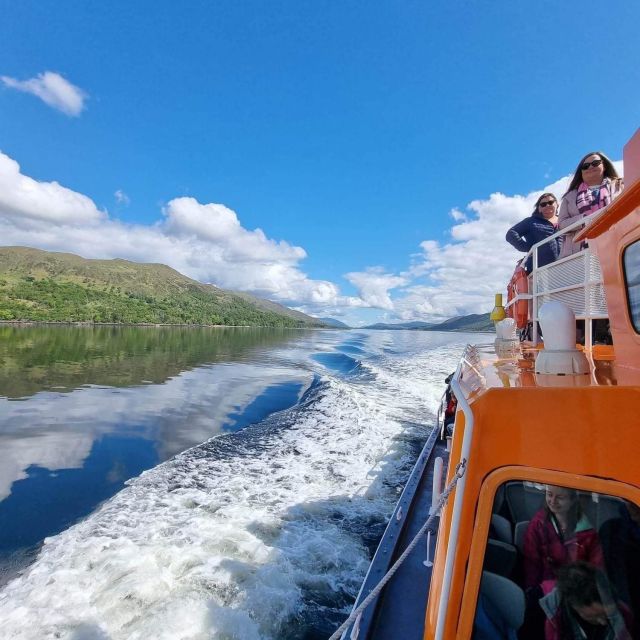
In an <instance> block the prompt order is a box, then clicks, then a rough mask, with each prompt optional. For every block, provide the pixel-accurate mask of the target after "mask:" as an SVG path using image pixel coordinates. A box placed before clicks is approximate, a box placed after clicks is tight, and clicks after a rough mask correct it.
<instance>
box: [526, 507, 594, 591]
mask: <svg viewBox="0 0 640 640" xmlns="http://www.w3.org/2000/svg"><path fill="white" fill-rule="evenodd" d="M523 552H524V586H525V589H527V588H529V587H535V586H537V585H540V584H542V582H544V581H545V580H555V578H556V569H557V568H558V567H561V566H562V565H565V564H568V563H569V562H575V561H576V560H586V561H587V562H589V563H591V564H593V565H595V566H597V567H603V566H604V560H603V556H602V547H601V546H600V541H599V540H598V534H597V533H596V531H595V530H594V528H593V527H592V526H591V523H590V522H589V520H588V519H587V518H586V516H582V517H581V518H580V520H578V524H577V525H576V530H575V532H574V533H573V535H572V536H570V537H568V538H567V539H566V540H564V541H563V540H562V539H561V537H560V534H559V533H558V532H557V531H556V529H555V526H554V524H553V522H552V521H551V518H550V516H549V512H548V511H547V509H546V508H544V507H543V508H542V509H540V510H539V511H538V512H537V513H536V515H535V516H533V520H531V522H530V523H529V526H528V527H527V531H526V532H525V534H524V546H523Z"/></svg>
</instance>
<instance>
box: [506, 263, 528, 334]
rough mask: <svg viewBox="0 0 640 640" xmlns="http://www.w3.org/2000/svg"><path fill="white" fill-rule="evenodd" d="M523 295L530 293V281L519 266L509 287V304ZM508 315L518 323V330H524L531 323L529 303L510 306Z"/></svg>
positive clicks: (519, 301)
mask: <svg viewBox="0 0 640 640" xmlns="http://www.w3.org/2000/svg"><path fill="white" fill-rule="evenodd" d="M523 293H529V279H528V277H527V272H526V271H525V270H524V269H523V268H522V267H521V266H520V265H518V266H517V267H516V270H515V271H514V272H513V275H512V276H511V280H510V281H509V284H508V285H507V304H508V303H509V302H511V301H512V300H513V299H514V298H515V297H516V296H518V295H521V294H523ZM507 315H508V316H509V317H510V318H513V319H514V320H515V321H516V327H518V329H524V328H525V327H526V326H527V322H528V321H529V301H528V300H518V301H516V302H515V303H514V304H511V305H509V306H508V307H507Z"/></svg>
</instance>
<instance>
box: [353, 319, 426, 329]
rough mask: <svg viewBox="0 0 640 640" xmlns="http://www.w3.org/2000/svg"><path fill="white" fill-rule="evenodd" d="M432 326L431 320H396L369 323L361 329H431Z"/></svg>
mask: <svg viewBox="0 0 640 640" xmlns="http://www.w3.org/2000/svg"><path fill="white" fill-rule="evenodd" d="M433 326H434V323H433V322H420V321H417V320H416V321H413V322H397V323H394V324H389V323H386V322H376V323H375V324H370V325H369V326H368V327H363V329H396V330H397V329H422V330H427V329H431V328H432V327H433Z"/></svg>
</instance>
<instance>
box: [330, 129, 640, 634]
mask: <svg viewBox="0 0 640 640" xmlns="http://www.w3.org/2000/svg"><path fill="white" fill-rule="evenodd" d="M624 164H625V183H626V185H625V190H624V192H623V193H622V195H620V196H619V197H618V198H617V199H616V200H615V201H614V202H612V203H611V204H610V205H609V206H608V207H606V208H605V209H603V210H602V211H600V212H598V213H596V214H594V215H593V216H591V217H590V219H588V222H587V226H586V227H585V228H584V229H583V230H581V231H580V233H579V234H578V236H577V239H578V240H579V241H581V242H583V243H584V245H585V247H584V250H583V251H582V252H580V253H577V254H574V255H572V256H569V257H567V258H564V259H561V260H558V261H556V262H554V263H552V264H549V265H546V266H543V267H539V268H538V267H537V251H536V249H537V246H538V245H537V246H534V248H533V249H532V252H533V264H534V269H533V272H532V273H531V275H530V276H528V277H527V278H525V280H526V282H523V280H522V278H521V279H520V281H519V284H518V287H516V288H515V290H513V291H512V292H511V293H512V294H513V295H511V296H510V298H511V299H510V306H511V315H512V317H514V318H518V321H519V324H520V325H521V327H520V328H521V329H523V332H524V333H526V329H527V327H529V329H530V331H529V332H528V334H529V335H527V336H525V337H526V338H527V339H526V340H525V341H523V342H522V343H521V344H517V343H516V348H515V350H514V351H512V352H511V353H509V354H507V356H506V357H505V354H504V353H503V352H501V351H500V350H499V349H494V348H493V346H492V345H490V346H486V347H467V349H466V351H465V353H464V354H463V357H462V359H461V361H460V364H459V366H458V368H457V370H456V372H455V374H454V376H453V379H452V380H451V390H452V391H453V393H454V395H455V398H456V400H457V411H456V413H455V423H454V426H453V431H452V437H451V438H450V439H449V442H448V445H449V447H448V450H446V451H445V448H444V445H443V444H442V443H438V442H437V437H436V433H438V430H436V431H434V433H433V434H432V436H431V438H430V439H429V441H428V442H427V443H426V445H425V448H424V450H423V453H422V454H421V456H420V459H419V461H418V463H417V464H416V467H415V468H414V471H413V473H412V475H411V478H410V479H409V482H408V483H407V486H406V487H405V490H404V492H403V495H402V497H401V500H400V502H399V504H398V506H397V507H396V510H395V512H394V514H393V516H392V518H391V520H390V522H389V524H388V526H387V530H386V531H385V534H384V536H383V539H382V542H381V544H380V546H379V548H378V551H377V552H376V554H375V556H374V559H373V561H372V564H371V567H370V569H369V573H368V575H367V577H366V579H365V582H364V584H363V586H362V589H361V592H360V595H359V597H358V600H357V603H356V608H355V609H354V613H353V614H352V616H351V617H350V619H349V620H348V621H347V622H345V628H346V629H347V630H346V631H345V632H344V634H343V635H342V636H341V637H342V638H343V640H346V639H347V638H348V639H350V640H364V639H365V638H375V639H377V640H380V639H389V640H396V639H402V640H413V639H414V638H415V639H420V638H423V639H425V640H442V639H448V640H450V639H453V638H464V639H468V638H473V639H474V640H486V639H488V638H491V639H495V640H498V639H501V638H504V639H507V638H508V639H510V640H514V639H516V638H517V639H519V640H528V639H529V638H536V639H540V638H544V639H545V640H560V639H564V638H570V639H573V638H606V639H608V640H614V639H615V640H622V639H628V638H640V463H639V461H638V457H639V456H640V429H639V424H638V423H639V419H638V414H639V413H640V411H639V410H640V131H638V133H636V135H635V136H634V138H633V139H632V140H631V141H630V143H629V144H627V146H626V147H625V151H624ZM580 224H582V221H581V222H580ZM571 230H572V227H569V228H568V229H567V231H571ZM512 284H513V283H512ZM547 303H551V304H547ZM558 303H561V304H558ZM550 309H551V310H553V313H551V312H549V310H550ZM557 310H560V313H556V311H557ZM563 316H564V319H565V320H566V319H567V318H568V319H569V322H565V321H564V320H562V318H563ZM575 319H577V320H578V321H580V322H581V325H582V327H583V332H582V333H583V335H581V336H579V338H578V342H579V343H580V344H576V337H575V327H576V324H575ZM539 321H541V322H542V329H543V332H544V338H545V340H546V342H547V345H546V348H545V346H544V345H543V344H542V341H541V339H540V338H541V336H540V334H539V332H538V322H539ZM561 321H562V322H561ZM556 324H557V325H558V326H556ZM560 324H563V325H564V326H563V327H561V326H560ZM558 336H560V337H558ZM567 336H568V338H569V340H568V344H567ZM561 344H564V346H562V347H558V345H561ZM496 351H498V353H500V355H498V353H496ZM567 366H568V368H567ZM440 434H441V435H445V434H446V429H445V428H444V427H443V428H442V429H441V430H440ZM443 466H444V469H445V471H444V475H445V478H444V482H443V481H442V480H440V479H439V478H440V476H441V473H440V470H441V468H442V467H443ZM456 472H459V473H460V474H461V475H460V477H459V478H458V479H457V484H456V485H455V488H453V487H452V484H453V483H454V482H456ZM443 485H446V486H447V487H450V488H451V489H453V491H452V492H451V493H450V494H449V495H448V498H447V500H446V502H445V503H444V506H443V507H442V511H441V512H439V513H438V511H437V510H435V511H434V509H433V508H431V510H430V507H432V506H433V505H435V504H436V502H437V498H438V496H439V495H441V496H443V497H442V498H441V500H440V502H442V501H443V500H444V497H446V496H447V493H446V491H445V492H444V493H440V492H441V491H442V486H443ZM432 494H433V495H432ZM430 514H431V515H430ZM427 524H429V525H430V528H429V529H428V530H426V532H427V535H426V539H424V538H425V536H423V532H424V531H425V527H426V525H427ZM421 525H422V528H421ZM416 532H418V533H417V535H416ZM421 536H422V538H421ZM419 538H421V541H420V542H418V543H417V546H416V547H415V551H411V548H412V547H411V545H412V544H414V543H416V541H418V539H419ZM410 541H411V542H410ZM408 551H411V553H408ZM398 559H399V560H401V561H402V562H404V564H399V563H398V564H397V566H395V565H394V567H393V569H392V570H391V571H389V572H388V569H389V567H391V565H392V563H394V562H396V561H397V560H398ZM385 572H388V573H387V576H386V577H389V575H390V574H391V573H393V578H391V579H390V581H389V582H388V584H386V586H384V587H382V586H380V585H379V583H380V579H381V578H382V576H383V575H385ZM385 579H386V578H385ZM383 582H384V581H383ZM352 621H354V622H352ZM348 624H351V626H349V627H347V625H348ZM339 632H340V630H338V632H336V634H335V635H334V637H340V636H339V635H338V634H339Z"/></svg>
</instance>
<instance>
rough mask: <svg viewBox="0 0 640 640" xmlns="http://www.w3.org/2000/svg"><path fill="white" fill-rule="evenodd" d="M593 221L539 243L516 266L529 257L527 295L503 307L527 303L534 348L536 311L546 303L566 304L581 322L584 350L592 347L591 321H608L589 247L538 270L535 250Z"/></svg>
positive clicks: (596, 263)
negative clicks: (531, 324)
mask: <svg viewBox="0 0 640 640" xmlns="http://www.w3.org/2000/svg"><path fill="white" fill-rule="evenodd" d="M594 218H595V216H590V217H589V218H587V219H584V218H583V219H581V220H578V221H577V222H575V223H574V224H572V225H570V226H568V227H565V228H564V229H562V230H561V231H558V232H556V233H554V234H553V235H552V236H549V237H548V238H545V239H544V240H543V241H542V242H538V243H537V244H534V245H533V247H531V250H530V251H529V253H527V255H526V256H525V257H524V258H523V260H522V262H521V263H520V264H521V265H523V266H524V263H525V262H526V260H527V258H528V257H529V256H532V260H533V269H532V271H531V273H530V274H529V293H528V294H521V295H518V296H516V297H515V298H514V299H513V300H511V301H510V302H509V303H508V304H507V306H508V307H509V306H511V305H513V304H515V303H516V302H518V301H519V300H527V301H528V303H529V321H530V322H532V323H533V327H532V335H531V339H532V342H533V343H534V344H538V310H539V309H540V307H541V306H542V305H543V304H544V303H545V302H549V301H550V300H557V301H558V302H562V303H564V304H566V305H567V306H568V307H569V308H570V309H571V310H572V311H573V312H574V313H575V315H576V319H577V320H584V330H585V335H584V343H585V348H587V349H590V348H591V345H592V344H593V331H592V321H593V320H598V319H603V318H608V317H609V314H608V311H607V302H606V299H605V295H604V286H603V284H602V271H601V269H600V261H599V260H598V256H596V254H595V253H593V252H592V251H591V249H589V247H586V248H584V249H583V250H582V251H580V252H579V253H574V254H573V255H570V256H567V257H566V258H561V259H560V260H556V261H555V262H552V263H550V264H547V265H545V266H544V267H539V266H538V248H539V247H541V246H542V245H544V244H547V243H548V242H551V241H552V240H554V239H555V238H562V237H564V236H566V235H567V234H568V233H569V232H572V231H576V230H578V229H581V228H582V227H583V226H585V224H587V225H588V224H590V223H591V222H592V221H593V219H594ZM566 241H567V242H571V238H570V237H569V238H566Z"/></svg>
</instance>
